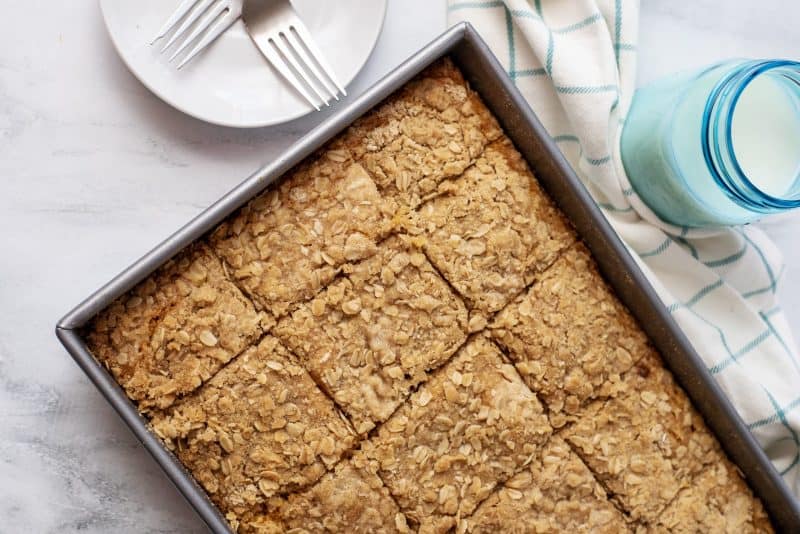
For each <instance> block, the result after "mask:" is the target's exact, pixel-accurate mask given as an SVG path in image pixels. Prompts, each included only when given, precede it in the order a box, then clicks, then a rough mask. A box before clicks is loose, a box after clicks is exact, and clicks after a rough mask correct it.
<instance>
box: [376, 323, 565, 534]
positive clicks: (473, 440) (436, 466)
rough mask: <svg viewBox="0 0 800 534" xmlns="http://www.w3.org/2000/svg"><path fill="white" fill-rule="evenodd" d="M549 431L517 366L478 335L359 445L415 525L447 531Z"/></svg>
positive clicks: (534, 449) (519, 464)
mask: <svg viewBox="0 0 800 534" xmlns="http://www.w3.org/2000/svg"><path fill="white" fill-rule="evenodd" d="M551 431H552V429H551V428H550V425H549V424H548V423H547V417H546V416H545V415H544V413H543V410H542V406H541V404H539V401H538V400H537V399H536V397H535V396H534V395H533V394H532V393H531V392H530V390H529V389H528V388H527V387H526V386H525V384H523V382H522V380H521V379H520V377H519V375H518V374H517V372H516V371H515V370H514V368H513V367H512V366H511V365H509V364H507V363H505V362H504V361H503V359H502V357H501V355H500V352H499V351H498V350H497V348H496V347H495V346H494V345H493V344H492V343H491V342H489V341H487V340H486V339H485V338H483V337H478V338H475V339H473V340H471V341H470V342H469V343H467V345H466V346H465V347H464V348H462V349H461V350H460V351H459V352H458V353H457V355H456V356H455V357H454V359H453V360H452V361H451V362H450V363H448V364H447V365H446V366H445V367H442V368H441V369H439V370H438V371H437V372H436V373H435V374H434V376H433V377H432V378H431V379H430V380H429V381H428V382H427V383H425V384H424V385H423V386H421V387H420V389H419V390H418V391H417V392H416V393H414V394H413V395H412V396H411V398H410V399H409V401H408V402H406V403H405V404H403V405H402V406H401V407H400V408H399V409H398V411H397V412H396V413H395V414H394V415H393V416H392V417H391V418H390V419H389V420H388V421H387V422H386V423H384V424H383V425H382V426H381V427H380V428H379V430H378V433H377V436H376V437H375V438H374V439H373V440H371V442H368V443H365V444H363V445H362V448H363V449H364V450H365V451H366V454H367V456H368V457H369V458H372V459H376V460H378V462H379V465H380V470H379V472H378V474H379V476H380V477H381V478H382V479H383V481H384V482H385V483H386V485H387V486H388V487H389V490H390V491H391V493H392V495H393V496H394V497H395V499H396V500H397V502H398V504H399V505H400V507H401V509H402V510H403V511H404V512H405V513H406V516H407V517H408V518H409V519H410V520H411V521H413V522H415V523H417V524H419V525H420V532H446V531H447V530H448V529H450V528H452V527H454V526H455V525H456V523H457V522H458V519H459V518H461V517H466V516H467V515H469V514H471V513H472V512H474V510H475V508H476V507H477V506H478V504H479V503H480V502H481V501H482V500H483V499H485V498H486V497H487V496H489V494H490V493H491V492H492V489H493V488H494V487H495V486H496V485H497V484H498V483H502V482H503V480H505V479H506V478H509V477H510V476H511V475H512V474H513V473H514V472H516V471H517V470H519V469H520V468H521V467H522V466H523V465H525V463H526V462H527V461H529V460H530V458H531V457H532V456H533V455H534V454H536V453H537V452H538V451H539V450H540V447H541V445H542V444H543V443H544V442H545V441H546V440H547V438H548V437H549V435H550V433H551Z"/></svg>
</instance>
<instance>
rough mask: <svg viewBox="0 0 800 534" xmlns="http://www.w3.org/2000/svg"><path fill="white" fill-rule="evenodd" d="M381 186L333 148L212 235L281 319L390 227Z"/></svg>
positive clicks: (234, 272) (252, 292) (238, 274)
mask: <svg viewBox="0 0 800 534" xmlns="http://www.w3.org/2000/svg"><path fill="white" fill-rule="evenodd" d="M381 206H382V201H381V198H380V195H379V194H378V191H377V189H376V188H375V184H374V183H373V181H372V179H371V178H370V177H369V175H368V174H367V172H366V171H365V170H364V168H363V167H362V166H361V165H358V164H356V163H354V162H353V160H352V157H351V155H350V153H349V151H347V150H346V149H344V148H342V147H341V146H340V145H338V144H336V143H334V144H333V145H332V146H330V147H329V148H328V149H327V150H326V151H325V152H323V153H322V154H319V155H317V156H316V158H315V159H313V160H312V161H311V162H310V163H305V164H303V165H301V166H300V167H299V168H298V169H296V170H294V171H292V172H291V173H290V174H289V175H288V176H287V177H286V178H285V180H284V181H282V182H281V183H280V185H278V186H277V187H275V188H271V189H270V190H268V191H267V192H265V193H263V194H261V195H259V196H258V197H256V198H255V199H254V200H252V201H251V202H250V203H248V204H247V206H245V207H244V208H242V209H241V210H240V211H239V212H237V214H236V215H235V216H233V217H232V218H231V219H230V220H229V221H227V222H224V223H223V224H222V225H220V227H219V228H218V229H217V230H216V231H215V232H214V234H213V236H212V240H211V243H212V246H213V247H214V249H215V251H216V252H217V253H218V254H219V255H220V256H221V257H222V258H223V259H224V260H225V262H226V263H227V265H229V266H230V267H231V271H230V272H231V276H232V277H233V278H234V279H235V280H236V283H237V284H239V285H240V286H241V287H242V288H243V289H244V291H246V292H247V294H248V295H249V296H250V297H251V298H253V300H255V302H256V303H257V304H259V305H260V306H261V307H262V308H263V309H265V310H267V311H269V312H271V313H272V315H273V316H275V317H281V316H283V315H285V314H286V312H287V311H288V310H289V307H290V306H291V305H293V304H295V303H297V302H300V301H303V300H307V299H309V298H311V297H313V296H314V295H315V294H316V293H317V291H319V290H320V289H321V288H322V287H323V286H325V285H327V284H328V283H329V282H330V281H331V280H333V278H334V276H336V274H337V273H338V272H339V271H340V270H341V268H342V266H343V265H344V264H346V263H348V262H354V261H359V260H362V259H364V258H368V257H369V256H371V255H372V254H374V253H375V243H376V241H377V240H378V239H379V238H381V237H382V236H383V235H384V234H385V233H386V232H387V229H388V226H387V225H388V224H389V222H388V219H387V218H386V217H385V216H384V215H383V213H382V212H381Z"/></svg>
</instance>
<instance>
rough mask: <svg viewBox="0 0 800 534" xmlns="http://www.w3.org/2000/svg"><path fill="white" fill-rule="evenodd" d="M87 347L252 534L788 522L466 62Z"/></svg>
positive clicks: (186, 266)
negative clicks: (750, 481)
mask: <svg viewBox="0 0 800 534" xmlns="http://www.w3.org/2000/svg"><path fill="white" fill-rule="evenodd" d="M86 337H87V340H88V345H89V348H90V349H91V351H92V352H93V354H94V355H95V357H96V358H97V359H98V361H99V362H101V363H102V364H103V365H105V366H106V367H107V368H108V369H109V370H110V372H111V373H112V374H113V375H114V377H115V378H116V379H117V381H118V382H119V383H120V385H121V386H122V387H123V388H124V389H125V391H126V392H127V394H128V395H129V396H130V398H131V399H132V400H133V401H134V402H136V403H137V405H138V407H139V409H140V411H141V412H142V414H143V415H145V416H146V417H147V418H148V419H149V421H150V424H151V426H152V429H153V431H154V432H155V433H156V434H157V435H158V436H159V437H160V438H161V439H162V440H163V442H164V443H165V445H166V446H167V447H168V448H169V449H170V450H172V451H173V452H174V453H175V455H176V456H177V458H178V459H179V460H180V461H181V462H182V463H183V465H184V466H185V467H186V468H187V470H188V471H189V472H190V473H191V474H192V475H193V476H194V478H195V479H196V480H197V482H198V483H199V484H200V485H201V486H202V487H203V488H204V489H205V491H206V492H207V493H208V495H209V498H210V499H211V500H212V501H213V502H214V504H216V506H217V507H218V508H219V510H220V512H221V513H222V515H223V516H224V517H225V518H226V519H227V520H228V522H229V524H230V527H231V529H232V530H233V531H235V532H239V533H242V534H250V533H261V534H265V533H277V532H293V533H300V532H304V533H305V532H309V533H316V532H320V533H322V532H364V533H366V532H380V533H390V532H392V533H394V532H400V533H408V532H422V533H440V532H441V533H444V532H458V533H467V532H514V533H528V532H531V533H533V532H537V533H538V532H554V531H575V532H637V533H640V532H641V533H644V532H658V533H660V532H708V531H720V532H737V533H740V532H744V533H748V532H772V527H771V526H770V523H769V520H768V518H767V516H766V514H765V512H764V509H763V507H762V505H761V503H760V502H759V500H758V499H756V498H755V497H754V496H753V495H752V493H751V492H750V489H749V488H748V487H747V485H746V483H745V482H744V480H742V478H741V476H740V474H739V472H738V471H737V470H736V468H735V467H734V466H733V465H732V464H731V463H730V462H729V461H728V459H727V458H726V457H725V454H724V452H723V451H722V449H721V448H720V446H719V444H718V443H717V441H716V439H715V438H714V437H713V435H712V434H711V433H710V432H709V430H708V429H707V428H706V427H705V424H704V423H703V420H702V418H701V417H700V415H699V414H698V413H697V412H696V411H695V409H694V408H693V406H692V405H691V403H690V401H689V399H688V397H687V396H686V394H685V393H684V392H683V391H682V390H681V388H680V387H679V386H678V385H677V384H676V383H675V382H674V380H673V378H672V375H671V374H670V373H669V371H667V370H666V369H665V367H664V364H663V362H662V361H661V358H660V356H659V355H658V354H657V352H656V351H655V349H654V348H653V347H652V346H651V345H650V343H649V342H648V340H647V337H646V336H645V334H644V333H643V332H642V330H641V328H640V327H639V325H638V324H637V323H636V321H635V320H634V319H633V317H632V316H631V315H630V313H629V312H628V311H627V310H626V308H625V307H624V306H623V305H622V304H621V303H620V302H619V300H618V299H617V297H616V296H615V294H614V292H613V291H612V289H611V288H610V287H609V286H608V285H607V284H606V283H605V282H604V280H603V278H602V276H601V275H600V273H599V271H598V268H597V266H596V264H595V262H594V259H593V258H592V256H591V253H590V252H589V251H588V249H587V248H586V247H585V246H584V245H583V244H581V243H580V242H579V240H578V238H577V236H576V235H575V233H574V232H573V230H572V229H571V227H570V225H569V223H568V222H567V221H566V219H565V218H564V216H563V215H562V214H561V212H560V211H559V210H558V208H557V207H556V205H555V204H554V203H553V202H552V201H551V200H550V199H549V198H548V197H547V195H546V194H545V193H544V192H543V191H542V189H541V188H540V186H539V184H538V182H537V181H536V179H535V177H534V176H533V174H532V173H531V170H530V169H529V168H528V166H527V164H526V162H525V161H524V159H523V158H522V156H521V155H520V154H519V153H518V152H517V150H516V148H515V147H514V146H513V144H512V143H511V141H510V140H509V139H508V138H507V137H506V136H505V135H504V134H503V133H502V131H501V129H500V128H499V126H498V125H497V122H496V121H495V119H494V118H493V116H492V114H491V113H490V112H489V110H488V109H487V108H486V107H485V106H484V105H483V103H482V102H481V101H480V99H479V97H478V96H477V94H476V93H474V92H473V91H472V90H471V89H470V88H469V86H468V84H467V82H466V81H465V80H464V78H463V77H462V75H461V73H460V72H459V71H458V70H457V69H456V68H455V66H454V65H453V64H452V62H450V61H449V60H442V61H439V62H437V63H436V64H434V65H433V66H431V67H430V68H429V69H428V70H427V71H425V72H424V73H423V74H421V75H420V76H419V77H417V78H416V79H415V80H413V81H411V82H409V83H408V84H407V85H406V86H405V87H404V88H403V89H401V90H400V91H398V92H397V93H396V94H395V95H393V96H392V97H390V98H389V99H387V101H385V102H384V103H383V104H381V105H380V106H378V107H377V108H376V109H375V110H373V111H372V112H370V113H368V114H367V115H366V116H364V117H363V118H361V119H359V120H357V121H356V122H355V123H354V124H353V125H352V126H351V127H350V128H348V129H347V130H346V131H345V132H343V133H342V134H341V135H340V136H339V137H337V138H336V139H334V140H333V141H331V143H329V145H328V146H327V147H326V148H325V149H323V150H321V151H319V152H318V153H316V154H314V155H312V156H310V157H309V158H308V159H307V161H306V162H304V163H303V164H301V165H300V166H298V167H297V168H295V169H293V170H291V171H289V172H288V173H287V174H286V176H285V178H284V179H283V180H281V181H280V182H279V183H277V184H276V185H274V186H272V187H270V188H269V189H268V190H267V191H265V192H264V193H262V194H260V195H258V196H257V197H255V198H254V199H253V200H252V201H251V202H249V203H248V204H247V205H245V206H244V207H243V208H241V209H239V210H238V211H237V212H235V213H234V214H233V215H231V216H230V217H229V218H228V219H227V220H226V221H224V222H223V223H222V224H221V225H220V226H219V227H218V228H217V229H216V230H215V231H213V232H211V233H210V235H208V236H206V237H204V238H202V239H200V240H199V241H198V242H197V243H195V244H194V245H192V246H190V247H188V248H187V249H185V250H184V251H182V252H180V253H179V254H178V255H177V256H176V257H175V258H174V259H173V260H171V261H170V262H168V263H167V264H166V265H165V266H164V267H162V268H161V269H159V270H158V271H156V272H155V273H154V274H153V275H151V276H150V277H148V278H147V279H146V280H144V281H143V282H142V283H141V284H139V285H138V286H137V287H136V288H134V289H133V290H131V291H130V292H129V293H128V294H126V295H124V296H123V297H121V298H120V299H118V300H117V301H116V302H115V303H114V304H112V305H111V306H110V307H109V308H107V309H106V310H104V311H103V312H101V313H100V314H99V315H98V316H97V317H96V318H95V319H94V320H93V322H92V323H91V324H90V325H89V326H88V327H87V332H86Z"/></svg>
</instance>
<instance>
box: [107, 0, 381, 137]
mask: <svg viewBox="0 0 800 534" xmlns="http://www.w3.org/2000/svg"><path fill="white" fill-rule="evenodd" d="M292 3H293V4H294V6H295V9H296V10H297V12H298V13H299V14H300V16H301V17H302V18H303V21H304V22H305V23H306V26H308V29H309V31H310V32H311V34H312V35H313V36H314V38H315V39H316V41H317V44H318V45H319V47H320V48H321V49H322V50H323V51H324V53H325V54H326V58H327V59H328V62H329V63H330V64H331V66H332V67H333V69H334V70H335V72H336V75H337V77H338V78H339V80H340V81H341V82H342V83H344V84H349V83H350V82H351V81H352V80H353V78H355V76H356V74H357V73H358V71H360V70H361V68H362V67H363V66H364V63H365V62H366V61H367V58H368V57H369V55H370V53H371V52H372V49H373V48H374V46H375V42H376V41H377V40H378V35H379V34H380V31H381V27H382V26H383V19H384V16H385V14H386V0H293V1H292ZM178 4H179V0H169V1H166V0H100V6H101V8H102V11H103V17H104V18H105V21H106V26H107V27H108V31H109V34H110V35H111V39H112V41H113V42H114V46H116V48H117V52H119V55H120V56H121V57H122V59H123V61H124V62H125V63H126V64H127V65H128V68H130V70H131V71H132V72H133V74H134V75H135V76H136V77H137V78H139V80H140V81H141V82H142V83H143V84H144V85H145V86H147V87H148V88H149V89H150V90H151V91H153V93H155V94H156V95H158V96H159V97H160V98H161V99H162V100H164V101H165V102H167V103H168V104H170V105H171V106H173V107H175V108H177V109H179V110H181V111H183V112H184V113H187V114H189V115H192V116H193V117H197V118H198V119H201V120H204V121H207V122H211V123H214V124H221V125H224V126H233V127H240V128H254V127H258V126H270V125H273V124H279V123H282V122H286V121H290V120H292V119H296V118H298V117H301V116H303V115H306V114H307V113H309V112H311V111H313V108H312V107H311V106H310V105H309V104H308V103H307V102H306V101H305V100H303V98H302V97H301V96H300V95H299V94H297V93H296V92H295V91H294V89H292V87H291V86H290V85H289V84H288V83H287V82H285V81H284V80H283V79H282V78H281V77H280V75H279V74H278V73H277V72H276V71H275V70H274V69H273V68H272V66H271V65H270V64H269V63H268V62H267V60H266V59H264V57H263V56H262V55H261V54H260V53H259V51H258V49H257V48H256V46H255V44H253V42H252V41H251V40H250V37H249V36H248V35H247V32H246V31H245V28H244V24H243V23H242V22H241V21H237V22H236V23H235V24H234V25H233V26H231V28H230V29H229V30H228V31H227V32H226V33H225V34H223V35H222V36H220V38H219V39H217V41H216V42H214V43H213V44H212V45H211V47H210V48H208V49H207V50H205V51H204V52H202V53H201V54H200V55H198V56H197V57H196V58H194V59H193V60H192V61H191V62H190V63H189V64H187V65H186V66H185V67H184V68H183V69H181V70H180V71H178V70H177V69H176V68H175V67H174V65H171V64H169V63H168V62H167V60H168V58H169V54H164V55H161V54H160V51H161V46H159V44H160V43H161V42H157V43H156V44H154V45H153V46H150V41H151V40H152V39H153V37H154V36H155V34H156V33H157V32H158V30H159V28H160V27H161V26H162V25H163V24H164V21H166V20H167V18H168V16H169V15H170V13H171V12H172V11H173V10H174V9H175V7H176V6H177V5H178Z"/></svg>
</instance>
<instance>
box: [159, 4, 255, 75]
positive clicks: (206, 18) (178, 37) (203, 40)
mask: <svg viewBox="0 0 800 534" xmlns="http://www.w3.org/2000/svg"><path fill="white" fill-rule="evenodd" d="M241 14H242V3H241V0H183V1H182V2H181V3H180V5H178V7H177V9H176V10H175V11H174V12H173V13H172V15H171V16H170V17H169V19H168V20H167V22H166V23H165V24H164V25H163V26H162V27H161V29H160V30H159V31H158V35H156V36H155V38H154V39H153V41H152V43H151V44H153V43H155V42H156V41H158V40H159V39H162V38H164V37H166V36H168V35H169V38H168V39H167V42H166V44H165V45H164V46H163V47H162V49H161V52H162V53H163V52H165V51H167V50H168V49H169V48H170V47H172V46H173V45H177V47H176V48H175V50H174V51H173V52H172V54H171V56H170V58H169V61H173V60H174V59H175V58H176V57H178V56H179V55H180V54H181V53H182V52H183V51H185V50H186V49H187V48H188V47H189V46H190V45H191V44H193V43H194V47H193V48H192V49H191V50H189V52H188V53H186V55H185V56H184V57H183V59H182V60H181V61H180V63H179V64H178V68H179V69H180V68H181V67H183V66H184V65H186V64H187V63H188V62H189V61H191V60H192V58H194V57H195V56H196V55H197V54H198V53H200V52H201V51H202V50H203V49H205V48H206V47H207V46H208V45H210V44H211V43H212V42H213V41H214V40H215V39H216V38H217V37H219V36H220V35H222V34H223V33H224V32H225V30H227V29H228V28H229V27H230V25H231V24H233V23H234V22H235V21H236V20H237V19H238V18H239V17H240V16H241ZM173 30H174V31H173ZM170 32H172V34H171V35H170ZM195 41H196V42H195Z"/></svg>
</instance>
